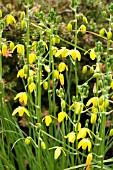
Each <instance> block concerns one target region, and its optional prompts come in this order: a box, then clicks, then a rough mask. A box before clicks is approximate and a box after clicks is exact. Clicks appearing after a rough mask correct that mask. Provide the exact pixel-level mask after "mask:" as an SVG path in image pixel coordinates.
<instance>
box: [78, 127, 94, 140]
mask: <svg viewBox="0 0 113 170" xmlns="http://www.w3.org/2000/svg"><path fill="white" fill-rule="evenodd" d="M87 133H88V135H89V136H90V138H92V136H91V133H90V130H89V129H88V128H85V127H84V128H81V129H80V130H79V132H78V134H77V139H80V138H85V137H86V135H87Z"/></svg>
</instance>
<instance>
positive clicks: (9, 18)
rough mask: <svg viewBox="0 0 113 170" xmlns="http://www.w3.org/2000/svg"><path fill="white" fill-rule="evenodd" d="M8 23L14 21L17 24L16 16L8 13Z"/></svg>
mask: <svg viewBox="0 0 113 170" xmlns="http://www.w3.org/2000/svg"><path fill="white" fill-rule="evenodd" d="M6 23H7V25H9V24H13V23H14V24H15V23H16V20H15V18H14V17H13V16H12V15H11V14H8V15H7V16H6Z"/></svg>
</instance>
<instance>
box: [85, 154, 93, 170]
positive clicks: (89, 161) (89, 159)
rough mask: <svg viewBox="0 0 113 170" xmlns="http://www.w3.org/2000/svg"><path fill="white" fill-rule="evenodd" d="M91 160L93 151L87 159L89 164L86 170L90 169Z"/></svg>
mask: <svg viewBox="0 0 113 170" xmlns="http://www.w3.org/2000/svg"><path fill="white" fill-rule="evenodd" d="M91 161H92V153H89V154H88V156H87V159H86V165H87V168H86V170H90V164H91Z"/></svg>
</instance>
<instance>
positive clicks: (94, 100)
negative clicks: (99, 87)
mask: <svg viewBox="0 0 113 170" xmlns="http://www.w3.org/2000/svg"><path fill="white" fill-rule="evenodd" d="M91 103H92V104H93V106H94V107H96V106H97V105H98V97H92V98H91V99H89V100H88V102H87V104H86V106H89V105H90V104H91Z"/></svg>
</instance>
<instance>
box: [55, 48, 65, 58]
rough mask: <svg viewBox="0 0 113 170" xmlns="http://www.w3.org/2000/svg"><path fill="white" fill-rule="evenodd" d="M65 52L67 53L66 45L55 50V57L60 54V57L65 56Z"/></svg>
mask: <svg viewBox="0 0 113 170" xmlns="http://www.w3.org/2000/svg"><path fill="white" fill-rule="evenodd" d="M66 53H67V49H66V47H62V48H61V49H60V50H58V51H57V52H56V54H55V57H59V56H60V55H61V56H62V58H65V57H66V56H67V55H66Z"/></svg>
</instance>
